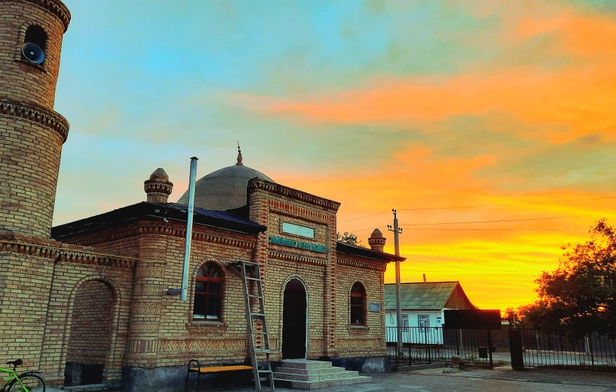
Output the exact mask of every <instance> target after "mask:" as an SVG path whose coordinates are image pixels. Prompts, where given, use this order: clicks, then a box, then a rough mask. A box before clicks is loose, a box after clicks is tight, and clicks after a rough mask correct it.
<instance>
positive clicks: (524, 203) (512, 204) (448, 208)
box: [399, 196, 616, 211]
mask: <svg viewBox="0 0 616 392" xmlns="http://www.w3.org/2000/svg"><path fill="white" fill-rule="evenodd" d="M604 199H616V196H604V197H592V198H585V199H563V200H548V201H535V202H520V203H503V204H485V205H476V206H474V205H470V206H453V207H417V208H399V210H400V211H418V210H453V209H463V208H489V207H503V206H515V205H526V204H529V205H532V204H548V203H549V204H554V203H569V202H574V201H591V200H604Z"/></svg>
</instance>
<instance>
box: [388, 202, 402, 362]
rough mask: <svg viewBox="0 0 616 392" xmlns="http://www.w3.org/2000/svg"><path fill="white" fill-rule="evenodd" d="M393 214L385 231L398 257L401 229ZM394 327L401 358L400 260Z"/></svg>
mask: <svg viewBox="0 0 616 392" xmlns="http://www.w3.org/2000/svg"><path fill="white" fill-rule="evenodd" d="M391 212H393V213H394V225H393V227H392V226H391V225H387V230H389V231H393V232H394V249H395V254H396V256H397V257H399V256H400V234H402V229H401V228H399V227H398V217H397V216H396V210H394V209H392V210H391ZM396 327H397V330H398V341H397V342H396V343H397V344H396V348H397V350H398V357H401V356H402V309H401V305H400V260H396Z"/></svg>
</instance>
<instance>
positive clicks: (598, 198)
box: [340, 196, 616, 223]
mask: <svg viewBox="0 0 616 392" xmlns="http://www.w3.org/2000/svg"><path fill="white" fill-rule="evenodd" d="M606 199H616V196H603V197H591V198H581V199H561V200H548V201H536V202H521V203H503V204H484V205H467V206H451V207H416V208H398V210H399V211H429V210H454V209H466V208H491V207H505V206H515V205H534V204H555V203H569V202H576V201H592V200H606ZM388 213H389V211H383V212H377V213H374V214H370V215H364V216H359V217H356V218H351V219H347V220H344V221H340V223H345V222H350V221H354V220H358V219H364V218H369V217H372V216H376V215H383V214H388Z"/></svg>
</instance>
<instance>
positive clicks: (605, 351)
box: [386, 327, 616, 371]
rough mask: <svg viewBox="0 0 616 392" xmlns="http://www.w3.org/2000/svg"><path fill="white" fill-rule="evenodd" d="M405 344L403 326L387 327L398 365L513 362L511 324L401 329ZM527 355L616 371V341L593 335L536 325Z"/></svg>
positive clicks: (525, 340)
mask: <svg viewBox="0 0 616 392" xmlns="http://www.w3.org/2000/svg"><path fill="white" fill-rule="evenodd" d="M401 329H402V345H401V350H400V352H398V347H397V339H398V338H397V336H398V330H397V327H386V342H387V352H388V355H389V357H390V358H391V360H393V361H395V364H397V365H410V366H413V365H420V364H429V363H435V362H451V361H452V358H454V357H459V359H460V361H462V362H464V363H473V364H479V365H492V364H493V362H492V361H491V359H493V353H494V351H497V353H496V354H494V355H495V356H494V358H497V359H498V360H499V361H504V362H509V361H510V360H511V356H510V352H509V344H508V342H505V340H506V338H507V336H508V333H509V331H508V328H506V327H505V328H503V329H502V330H500V331H499V330H492V331H490V333H488V332H487V330H484V329H445V328H442V327H425V328H424V327H401ZM520 332H521V338H522V354H521V355H522V356H523V360H524V366H525V367H556V368H582V369H589V370H606V371H616V339H614V338H612V337H609V336H606V335H600V334H598V333H592V334H588V335H587V336H585V337H582V338H575V339H574V338H570V337H568V336H566V335H559V334H550V333H545V332H541V331H538V330H534V329H522V330H520ZM495 342H496V343H495Z"/></svg>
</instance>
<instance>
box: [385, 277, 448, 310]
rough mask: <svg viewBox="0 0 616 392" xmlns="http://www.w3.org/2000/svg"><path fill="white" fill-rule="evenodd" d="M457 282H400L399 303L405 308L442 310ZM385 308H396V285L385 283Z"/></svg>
mask: <svg viewBox="0 0 616 392" xmlns="http://www.w3.org/2000/svg"><path fill="white" fill-rule="evenodd" d="M459 284H460V283H458V282H412V283H401V284H400V305H401V308H402V309H407V310H442V309H443V308H444V307H445V304H446V303H447V301H448V300H449V298H450V297H451V295H452V294H453V291H454V290H455V288H456V286H458V285H459ZM385 309H387V310H395V309H396V285H395V284H394V283H388V284H386V285H385Z"/></svg>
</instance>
